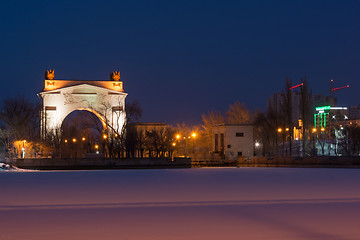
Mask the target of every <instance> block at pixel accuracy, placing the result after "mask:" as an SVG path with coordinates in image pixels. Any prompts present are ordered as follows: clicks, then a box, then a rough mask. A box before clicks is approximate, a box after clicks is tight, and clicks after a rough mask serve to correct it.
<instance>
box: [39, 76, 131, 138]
mask: <svg viewBox="0 0 360 240" xmlns="http://www.w3.org/2000/svg"><path fill="white" fill-rule="evenodd" d="M126 96H127V93H125V92H124V90H123V83H122V82H121V81H120V73H119V72H113V73H112V74H111V75H110V80H109V81H77V80H54V70H48V71H46V72H45V86H44V90H43V91H42V92H41V93H39V97H40V98H41V99H42V102H43V107H42V114H41V134H42V136H45V134H46V133H47V132H50V131H53V130H55V129H59V128H60V127H61V124H62V122H63V120H64V119H65V118H66V116H68V115H69V114H70V113H72V112H73V111H76V110H87V111H89V112H92V113H94V114H95V115H96V116H97V117H98V118H99V119H100V121H101V122H102V124H103V126H104V129H109V131H107V132H111V131H115V132H117V133H118V132H121V129H122V127H123V125H124V121H125V98H126Z"/></svg>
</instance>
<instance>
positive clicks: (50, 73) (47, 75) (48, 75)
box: [45, 69, 55, 80]
mask: <svg viewBox="0 0 360 240" xmlns="http://www.w3.org/2000/svg"><path fill="white" fill-rule="evenodd" d="M54 77H55V73H54V70H51V69H50V70H46V71H45V80H53V79H54Z"/></svg>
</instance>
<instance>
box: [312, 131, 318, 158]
mask: <svg viewBox="0 0 360 240" xmlns="http://www.w3.org/2000/svg"><path fill="white" fill-rule="evenodd" d="M311 132H312V133H313V136H312V141H313V149H312V155H313V156H315V153H316V152H315V149H316V148H315V134H316V132H317V129H316V128H313V129H312V131H311Z"/></svg>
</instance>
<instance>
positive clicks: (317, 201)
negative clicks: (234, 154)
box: [0, 168, 360, 240]
mask: <svg viewBox="0 0 360 240" xmlns="http://www.w3.org/2000/svg"><path fill="white" fill-rule="evenodd" d="M359 220H360V169H317V168H312V169H306V168H198V169H161V170H113V171H109V170H107V171H49V172H44V171H38V172H16V171H15V172H14V171H12V172H8V171H1V172H0V239H1V240H8V239H9V240H10V239H21V240H33V239H34V240H35V239H36V240H39V239H40V240H42V239H52V240H58V239H71V240H85V239H86V240H88V239H106V240H108V239H110V240H112V239H116V240H118V239H124V240H135V239H136V240H140V239H141V240H143V239H156V240H158V239H164V240H165V239H166V240H189V239H196V240H227V239H231V240H232V239H237V240H238V239H251V240H252V239H254V240H255V239H274V240H279V239H287V240H288V239H314V240H315V239H316V240H322V239H324V240H325V239H326V240H352V239H360V227H359V226H360V225H359Z"/></svg>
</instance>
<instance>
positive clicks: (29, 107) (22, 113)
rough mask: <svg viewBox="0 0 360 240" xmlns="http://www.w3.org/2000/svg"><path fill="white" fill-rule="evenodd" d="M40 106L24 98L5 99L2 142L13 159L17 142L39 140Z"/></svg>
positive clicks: (0, 114) (0, 109)
mask: <svg viewBox="0 0 360 240" xmlns="http://www.w3.org/2000/svg"><path fill="white" fill-rule="evenodd" d="M39 111H40V105H39V104H34V103H32V102H31V101H28V100H26V99H25V98H24V97H16V98H8V99H4V100H3V102H2V104H1V106H0V122H1V128H2V130H1V131H2V134H1V135H2V137H3V139H2V141H3V142H4V143H5V145H6V146H7V148H8V153H9V157H11V153H12V148H13V143H14V142H15V141H20V140H22V141H24V140H26V141H28V142H35V141H38V140H39V127H40V121H39Z"/></svg>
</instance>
